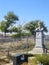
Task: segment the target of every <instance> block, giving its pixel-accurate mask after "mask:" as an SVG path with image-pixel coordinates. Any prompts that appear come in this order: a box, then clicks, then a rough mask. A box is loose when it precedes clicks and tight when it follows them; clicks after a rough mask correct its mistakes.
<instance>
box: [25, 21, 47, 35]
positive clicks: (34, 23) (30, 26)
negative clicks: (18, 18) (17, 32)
mask: <svg viewBox="0 0 49 65" xmlns="http://www.w3.org/2000/svg"><path fill="white" fill-rule="evenodd" d="M38 22H39V20H35V21H30V22H29V23H28V24H26V25H25V26H24V28H25V29H26V30H29V31H30V32H31V34H32V35H35V30H36V28H38V27H39V26H38ZM41 27H42V28H43V31H44V32H47V31H48V30H47V27H46V26H45V24H44V22H43V21H41Z"/></svg>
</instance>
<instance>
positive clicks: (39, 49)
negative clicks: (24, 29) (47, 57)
mask: <svg viewBox="0 0 49 65" xmlns="http://www.w3.org/2000/svg"><path fill="white" fill-rule="evenodd" d="M38 26H39V27H38V28H37V29H36V30H35V31H36V44H35V47H34V48H33V50H32V51H31V52H30V53H32V54H43V53H45V46H44V33H43V28H42V27H41V22H38Z"/></svg>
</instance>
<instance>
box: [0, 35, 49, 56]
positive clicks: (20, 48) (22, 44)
mask: <svg viewBox="0 0 49 65" xmlns="http://www.w3.org/2000/svg"><path fill="white" fill-rule="evenodd" d="M35 42H36V39H35V37H33V36H31V37H28V36H26V37H25V38H24V37H21V38H11V37H9V38H8V37H7V38H0V56H2V55H7V52H10V54H13V53H24V52H25V53H27V52H28V51H30V50H32V49H33V48H34V46H35ZM44 44H45V47H46V48H47V52H48V53H49V38H48V37H47V38H46V37H45V38H44Z"/></svg>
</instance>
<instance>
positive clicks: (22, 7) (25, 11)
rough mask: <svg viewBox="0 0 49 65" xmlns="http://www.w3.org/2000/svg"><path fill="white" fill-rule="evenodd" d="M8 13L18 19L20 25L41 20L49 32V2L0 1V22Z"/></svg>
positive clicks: (39, 0) (47, 0) (32, 0)
mask: <svg viewBox="0 0 49 65" xmlns="http://www.w3.org/2000/svg"><path fill="white" fill-rule="evenodd" d="M9 11H13V12H14V13H15V14H16V15H17V16H18V17H19V22H20V23H21V24H23V23H28V22H30V21H32V20H41V21H44V23H45V26H47V28H48V30H49V0H0V20H3V17H4V16H5V15H6V14H7V12H9Z"/></svg>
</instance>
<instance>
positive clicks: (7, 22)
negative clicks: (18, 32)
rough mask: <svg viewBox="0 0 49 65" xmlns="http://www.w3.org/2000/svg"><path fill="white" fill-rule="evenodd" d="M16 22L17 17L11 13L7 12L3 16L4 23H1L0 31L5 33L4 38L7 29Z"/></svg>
mask: <svg viewBox="0 0 49 65" xmlns="http://www.w3.org/2000/svg"><path fill="white" fill-rule="evenodd" d="M18 20H19V19H18V16H16V15H15V14H14V13H13V12H8V13H7V15H6V16H4V21H1V25H0V30H1V31H2V32H4V33H5V37H6V32H8V31H9V28H10V27H11V26H12V25H13V24H15V23H16V21H18Z"/></svg>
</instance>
